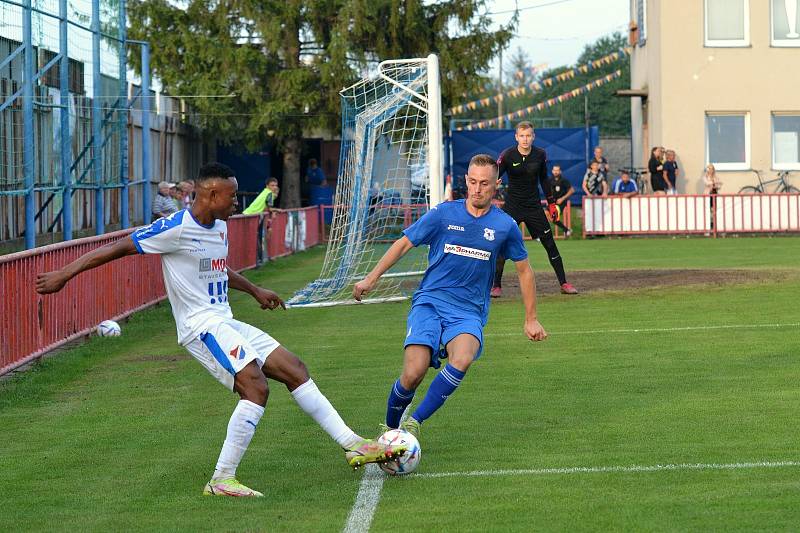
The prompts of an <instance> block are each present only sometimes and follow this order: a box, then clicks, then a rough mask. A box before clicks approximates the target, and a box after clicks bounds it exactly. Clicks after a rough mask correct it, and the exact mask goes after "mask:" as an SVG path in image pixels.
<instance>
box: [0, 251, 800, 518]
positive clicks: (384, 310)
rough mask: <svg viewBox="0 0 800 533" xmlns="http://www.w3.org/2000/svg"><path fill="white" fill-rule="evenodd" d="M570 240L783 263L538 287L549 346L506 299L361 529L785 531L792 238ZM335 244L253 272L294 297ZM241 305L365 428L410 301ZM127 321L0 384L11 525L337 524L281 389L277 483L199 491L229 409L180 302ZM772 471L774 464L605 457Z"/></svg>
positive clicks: (275, 443) (310, 444)
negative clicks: (679, 277) (723, 280)
mask: <svg viewBox="0 0 800 533" xmlns="http://www.w3.org/2000/svg"><path fill="white" fill-rule="evenodd" d="M559 247H560V249H561V252H562V255H563V256H564V258H565V262H566V266H567V268H568V270H586V269H589V270H591V269H603V270H608V269H625V268H637V269H642V268H654V269H656V268H658V269H662V268H728V269H730V268H747V269H759V270H760V271H761V273H762V274H763V272H764V271H766V272H769V270H770V269H780V270H782V271H788V272H789V273H790V274H789V277H788V278H787V277H786V276H782V277H781V278H780V279H777V278H776V279H775V280H774V281H771V280H770V279H769V276H767V279H766V281H765V280H764V276H763V275H762V276H760V277H759V280H760V281H754V282H749V283H744V284H738V285H725V286H716V285H709V286H691V287H670V288H659V287H650V288H642V289H638V290H628V291H625V292H614V291H604V292H596V293H591V294H583V295H580V296H578V297H574V298H568V297H564V296H544V297H542V298H541V299H540V301H539V314H540V317H541V320H542V323H543V324H544V326H545V327H546V328H547V329H548V330H549V331H550V333H551V337H550V338H549V339H548V340H547V341H546V342H544V343H539V344H532V343H529V342H528V341H526V340H525V338H524V336H523V335H522V329H521V326H522V317H523V313H522V306H521V303H520V302H519V301H516V300H512V299H509V300H500V301H499V302H495V303H494V304H493V306H492V316H491V319H490V323H489V325H488V327H487V330H486V349H485V352H484V355H483V357H482V358H481V360H480V361H479V362H478V363H476V364H475V365H474V366H473V368H472V369H471V370H470V372H469V374H468V375H467V377H466V378H465V380H464V382H463V384H462V386H461V388H460V389H459V390H458V391H457V392H456V393H455V394H454V395H453V397H452V398H451V399H450V400H449V401H448V403H447V404H446V405H445V407H444V408H443V409H442V410H440V411H439V412H438V413H436V415H434V417H433V418H432V419H431V420H430V421H429V422H428V423H426V425H425V426H424V427H423V433H422V439H421V442H422V448H423V459H422V463H421V464H420V469H419V475H416V476H410V477H408V478H405V479H387V480H386V481H385V483H384V485H383V491H382V493H381V499H380V503H379V505H378V507H377V509H376V512H375V515H374V520H373V522H372V530H373V531H387V530H396V529H397V528H398V527H403V528H407V529H409V530H430V531H433V530H435V531H465V530H472V531H510V530H515V531H530V530H543V531H549V530H550V531H556V530H600V531H605V530H652V531H669V530H687V529H695V530H725V531H731V530H742V531H751V530H759V529H762V530H763V529H769V530H793V529H795V528H796V525H797V524H798V523H800V507H798V505H797V502H798V500H800V467H799V466H793V465H792V464H787V463H786V462H790V463H791V462H795V461H800V454H799V453H798V447H797V442H798V441H799V440H800V429H798V424H797V416H796V413H797V412H798V411H800V386H799V385H798V383H800V361H798V359H797V354H798V353H800V336H798V333H799V332H800V326H798V322H800V319H798V313H797V297H798V290H797V286H798V285H797V282H798V280H800V269H798V266H797V258H798V257H800V239H796V238H780V239H777V238H776V239H770V238H753V239H750V238H738V239H719V240H713V241H712V240H703V239H689V240H685V239H677V240H672V239H648V240H595V241H574V242H563V243H559ZM530 250H531V260H532V262H533V264H534V267H535V270H536V273H537V275H538V276H552V275H553V274H552V272H551V271H550V269H549V265H547V264H546V259H545V256H544V252H543V251H542V250H541V247H540V246H539V245H538V244H537V243H531V244H530ZM323 253H324V251H323V250H320V249H317V250H312V251H310V252H306V253H304V254H300V255H298V256H295V257H290V258H287V259H284V260H280V261H277V262H275V263H274V264H271V265H269V266H267V267H265V268H263V269H261V270H259V271H253V272H251V273H249V274H248V276H249V277H251V278H252V279H254V280H255V281H257V282H258V283H260V284H262V285H265V286H268V287H271V288H275V289H278V290H279V292H280V293H281V294H283V295H285V296H289V295H290V294H291V292H292V291H293V290H294V289H296V288H298V287H301V286H303V285H304V284H305V283H306V282H307V281H308V280H310V279H313V278H314V277H315V275H316V274H317V272H318V270H319V264H320V260H321V258H322V256H323ZM508 270H509V271H511V270H513V269H510V268H509V269H508ZM509 273H511V272H509ZM620 275H624V272H620ZM232 304H233V307H234V311H235V313H236V315H237V317H238V318H240V319H241V320H245V321H248V322H251V323H253V324H255V325H257V326H259V327H262V328H264V329H266V330H267V331H269V332H270V333H271V334H272V335H274V336H275V337H276V338H278V339H279V340H281V342H282V343H284V344H285V345H286V346H287V347H289V348H290V349H292V350H293V351H295V352H296V353H298V354H299V355H300V356H301V357H302V358H303V359H304V360H305V361H306V363H307V364H308V366H309V368H310V370H311V372H312V375H313V377H314V378H315V380H316V381H317V383H318V384H319V386H320V388H321V389H322V391H323V392H325V393H326V394H327V395H328V397H329V398H330V399H331V401H332V403H333V404H334V405H335V406H336V407H337V408H338V409H339V411H340V412H341V414H342V415H343V417H344V418H345V420H347V421H348V423H350V424H351V425H352V426H353V428H354V429H355V430H356V431H359V432H361V433H363V434H371V433H373V432H374V431H375V429H374V428H375V426H376V424H377V423H378V422H379V421H381V420H382V417H383V412H384V405H385V399H386V394H387V392H388V388H389V386H390V384H391V383H392V381H393V380H394V379H395V378H396V377H397V375H398V372H399V369H400V364H401V350H402V339H403V335H404V330H405V327H404V325H405V314H406V312H407V308H408V305H407V304H384V305H374V306H358V307H337V308H327V309H299V310H292V311H287V312H271V313H270V312H264V311H261V310H259V309H258V308H257V306H256V304H255V302H254V301H252V300H249V299H248V297H246V296H245V295H243V294H236V295H234V296H233V297H232ZM718 326H725V327H718ZM729 326H730V327H729ZM122 327H123V337H121V338H116V339H115V338H106V339H102V338H93V339H92V340H91V341H89V342H87V343H86V344H84V345H82V346H80V347H78V348H74V349H71V350H68V351H65V352H64V353H62V354H60V355H58V356H57V357H53V358H50V359H47V360H45V361H44V362H42V363H41V364H38V365H36V366H35V367H33V368H32V369H30V370H29V371H27V372H25V373H23V374H21V375H20V376H18V377H15V378H13V379H11V380H6V381H4V382H2V383H0V428H2V437H0V458H2V460H1V461H0V483H2V486H3V487H4V490H3V495H2V496H0V530H2V531H20V530H29V531H43V530H70V529H71V530H81V531H90V530H104V531H122V530H150V531H168V530H194V531H206V530H209V531H230V530H237V531H240V530H252V531H289V530H292V531H297V530H303V531H340V530H341V529H342V527H343V526H344V524H345V522H346V520H347V517H348V514H349V513H350V509H351V508H352V506H353V503H354V501H355V498H356V493H357V492H358V488H359V484H360V481H361V476H362V474H361V473H360V472H352V471H350V470H349V469H348V467H347V466H346V464H345V462H344V459H343V454H342V452H341V451H340V450H338V449H337V447H336V445H335V444H334V443H332V442H331V441H330V440H329V439H328V438H327V436H326V435H324V433H322V431H321V430H320V429H319V428H317V426H316V425H315V424H314V422H313V421H312V420H310V419H309V418H307V417H306V416H305V415H304V414H303V413H302V412H301V411H300V409H299V408H297V406H296V405H295V404H294V402H293V401H292V400H291V397H290V396H289V395H288V393H287V392H286V391H285V389H283V388H282V387H281V386H279V385H278V384H272V388H271V395H270V400H269V404H268V406H267V412H266V414H265V416H264V418H263V419H262V422H261V424H260V425H259V428H258V431H257V432H256V435H255V438H254V439H253V442H252V444H251V446H250V449H249V451H248V453H247V455H246V456H245V459H244V461H243V463H242V465H241V466H240V468H239V477H240V479H241V480H242V481H243V482H244V483H245V484H248V485H250V486H252V487H254V488H256V489H258V490H262V491H263V492H265V493H266V495H267V497H266V498H264V499H260V500H233V499H222V498H204V497H203V496H201V494H200V492H201V490H202V487H203V484H204V483H205V482H206V481H207V479H208V477H209V476H210V474H211V472H212V470H213V466H214V463H215V461H216V458H217V454H218V452H219V448H220V446H221V443H222V440H223V439H224V435H225V427H226V424H227V420H228V417H229V416H230V413H231V411H232V409H233V407H234V405H235V403H236V400H237V399H236V397H235V396H234V395H232V394H230V393H228V392H226V391H225V390H224V389H223V388H222V387H220V386H219V385H218V384H217V383H216V382H215V381H214V380H213V379H212V378H211V377H210V376H208V375H207V374H206V372H205V371H204V370H203V369H202V368H201V367H200V366H199V365H198V364H197V363H196V362H194V361H193V360H192V359H191V358H190V357H189V356H188V354H186V353H185V352H184V351H183V350H182V349H181V348H180V347H179V346H177V345H176V341H175V331H174V324H173V322H172V318H171V314H170V311H169V306H168V305H162V306H160V307H158V308H155V309H152V310H149V311H146V312H143V313H139V314H138V315H136V316H134V317H133V318H132V319H131V320H129V321H128V322H125V323H123V324H122ZM692 328H697V329H692ZM700 328H705V329H700ZM634 330H638V331H634ZM432 375H433V374H429V379H430V377H432ZM429 379H428V380H426V383H425V384H423V388H422V390H423V391H424V389H425V387H426V386H427V381H429ZM760 462H779V463H780V462H782V464H783V466H773V467H770V466H755V467H752V468H727V469H712V468H707V467H702V468H694V469H690V468H679V469H673V470H663V469H662V470H658V469H650V470H647V469H645V470H644V471H640V470H636V469H627V470H624V469H623V470H622V471H613V470H612V471H609V470H608V469H606V470H604V468H605V467H626V468H627V467H630V466H631V465H639V466H644V467H652V466H654V465H665V464H695V465H697V464H700V465H711V464H724V465H733V464H740V465H741V464H743V463H760ZM575 467H585V469H583V470H581V469H576V468H575ZM561 468H563V469H565V470H557V469H561ZM501 469H502V470H512V471H517V472H507V473H502V472H496V471H497V470H501ZM519 471H526V472H519ZM440 474H448V476H447V477H433V476H436V475H440ZM449 474H452V475H449ZM467 474H470V475H467ZM487 474H491V475H487Z"/></svg>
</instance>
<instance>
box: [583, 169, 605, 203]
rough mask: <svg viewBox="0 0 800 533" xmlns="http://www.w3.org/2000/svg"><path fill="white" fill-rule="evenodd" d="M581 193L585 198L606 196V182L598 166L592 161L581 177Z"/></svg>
mask: <svg viewBox="0 0 800 533" xmlns="http://www.w3.org/2000/svg"><path fill="white" fill-rule="evenodd" d="M583 192H585V193H586V195H587V196H608V182H607V181H606V179H605V178H604V177H603V175H602V174H601V173H600V164H599V163H598V162H597V161H592V162H591V163H590V164H589V168H588V170H587V171H586V174H585V175H584V176H583Z"/></svg>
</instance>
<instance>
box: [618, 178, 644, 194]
mask: <svg viewBox="0 0 800 533" xmlns="http://www.w3.org/2000/svg"><path fill="white" fill-rule="evenodd" d="M613 191H614V194H623V193H628V192H639V187H637V186H636V182H635V181H633V180H628V182H627V183H626V182H624V181H622V178H617V180H616V181H615V182H614V187H613Z"/></svg>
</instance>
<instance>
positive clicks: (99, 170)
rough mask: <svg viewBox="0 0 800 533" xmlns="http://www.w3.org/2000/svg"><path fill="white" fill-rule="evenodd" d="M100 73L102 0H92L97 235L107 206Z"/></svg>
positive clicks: (94, 177)
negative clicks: (104, 197)
mask: <svg viewBox="0 0 800 533" xmlns="http://www.w3.org/2000/svg"><path fill="white" fill-rule="evenodd" d="M101 79H102V78H101V75H100V0H92V177H93V180H92V181H94V184H95V191H94V218H95V220H94V228H95V235H102V234H103V233H105V207H104V206H103V195H104V193H105V190H104V188H103V145H102V139H101V137H102V136H103V111H102V106H101V105H100V100H101V98H102V95H103V88H102V86H101Z"/></svg>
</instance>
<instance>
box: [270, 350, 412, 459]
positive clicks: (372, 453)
mask: <svg viewBox="0 0 800 533" xmlns="http://www.w3.org/2000/svg"><path fill="white" fill-rule="evenodd" d="M262 370H263V372H264V375H265V376H266V377H268V378H270V379H274V380H276V381H279V382H281V383H283V384H284V385H286V388H287V389H289V391H290V392H291V394H292V397H293V398H294V400H295V401H296V402H297V405H299V406H300V408H301V409H302V410H303V411H305V413H306V414H307V415H308V416H310V417H311V418H313V419H314V421H315V422H316V423H317V424H319V426H320V427H321V428H322V429H323V430H325V432H326V433H327V434H328V435H330V437H331V438H332V439H333V440H334V441H336V443H337V444H339V446H341V447H342V448H343V449H344V450H345V459H346V460H347V462H348V464H350V466H352V467H354V468H358V467H359V466H361V465H363V464H365V463H379V462H386V461H388V460H390V459H392V458H395V457H398V456H400V455H402V454H403V453H405V447H403V446H390V445H384V444H379V443H377V442H373V441H371V440H370V439H365V438H363V437H361V436H359V435H358V434H356V433H355V432H354V431H353V430H352V429H350V427H349V426H348V425H347V424H345V422H344V420H342V417H341V416H340V415H339V413H338V411H336V409H335V408H334V407H333V405H331V402H330V401H328V398H326V397H325V395H324V394H322V392H320V390H319V389H318V388H317V384H316V383H314V380H313V379H311V376H309V374H308V370H307V369H306V365H305V364H304V363H303V361H301V360H300V358H299V357H297V356H296V355H294V354H293V353H291V352H290V351H289V350H287V349H286V348H284V347H283V346H278V347H277V348H276V349H275V350H274V351H273V352H272V353H271V354H270V356H269V357H268V358H267V362H266V363H265V364H264V367H263V368H262Z"/></svg>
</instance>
